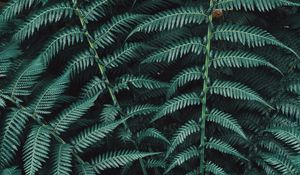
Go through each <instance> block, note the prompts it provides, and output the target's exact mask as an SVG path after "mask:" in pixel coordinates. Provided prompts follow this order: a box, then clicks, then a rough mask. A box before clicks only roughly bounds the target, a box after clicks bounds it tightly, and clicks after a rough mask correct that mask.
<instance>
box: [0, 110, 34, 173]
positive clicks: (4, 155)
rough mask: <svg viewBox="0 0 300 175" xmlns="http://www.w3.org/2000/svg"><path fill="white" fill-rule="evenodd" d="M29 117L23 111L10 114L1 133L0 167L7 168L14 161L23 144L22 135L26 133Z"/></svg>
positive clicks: (14, 111)
mask: <svg viewBox="0 0 300 175" xmlns="http://www.w3.org/2000/svg"><path fill="white" fill-rule="evenodd" d="M28 117H29V116H28V115H27V114H26V113H25V111H24V110H23V109H13V111H11V112H10V113H8V115H7V118H6V120H5V122H4V128H3V131H2V132H1V140H0V167H5V166H7V165H8V164H9V163H11V162H12V161H13V159H14V156H15V154H16V152H17V150H18V147H19V146H20V144H21V137H22V133H24V129H25V126H26V123H27V121H28Z"/></svg>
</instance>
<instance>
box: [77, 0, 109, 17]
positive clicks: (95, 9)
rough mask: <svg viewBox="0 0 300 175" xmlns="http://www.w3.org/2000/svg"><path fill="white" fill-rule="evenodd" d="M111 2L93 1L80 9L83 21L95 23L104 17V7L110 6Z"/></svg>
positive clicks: (107, 0)
mask: <svg viewBox="0 0 300 175" xmlns="http://www.w3.org/2000/svg"><path fill="white" fill-rule="evenodd" d="M112 3H113V1H112V0H94V1H92V2H90V3H89V4H88V5H87V6H86V7H84V8H83V9H82V13H83V20H84V21H97V20H99V18H101V17H103V16H105V10H106V7H107V6H109V5H112Z"/></svg>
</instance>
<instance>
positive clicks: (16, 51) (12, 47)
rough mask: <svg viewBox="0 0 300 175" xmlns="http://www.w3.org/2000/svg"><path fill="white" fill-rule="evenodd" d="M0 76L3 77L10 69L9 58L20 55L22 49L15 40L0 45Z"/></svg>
mask: <svg viewBox="0 0 300 175" xmlns="http://www.w3.org/2000/svg"><path fill="white" fill-rule="evenodd" d="M0 50H1V51H0V55H1V59H0V78H1V77H5V76H6V75H7V73H8V72H9V71H10V70H11V68H12V65H13V63H12V62H11V59H13V58H14V59H15V58H16V57H18V56H19V55H21V53H22V51H21V50H20V48H19V45H18V43H17V42H10V43H5V45H4V47H0Z"/></svg>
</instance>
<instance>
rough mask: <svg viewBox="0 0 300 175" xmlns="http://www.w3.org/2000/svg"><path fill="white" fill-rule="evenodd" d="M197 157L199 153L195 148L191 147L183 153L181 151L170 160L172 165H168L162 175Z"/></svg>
mask: <svg viewBox="0 0 300 175" xmlns="http://www.w3.org/2000/svg"><path fill="white" fill-rule="evenodd" d="M199 156H200V152H199V149H198V148H197V147H195V146H191V147H189V148H187V149H186V150H185V151H183V152H181V153H179V154H178V155H176V156H175V158H174V159H173V160H172V163H171V164H170V166H169V167H168V169H167V170H166V171H165V172H164V174H167V173H168V172H170V171H171V170H172V169H174V168H175V167H177V166H180V165H182V164H183V163H185V162H186V161H189V160H190V159H192V158H195V157H199Z"/></svg>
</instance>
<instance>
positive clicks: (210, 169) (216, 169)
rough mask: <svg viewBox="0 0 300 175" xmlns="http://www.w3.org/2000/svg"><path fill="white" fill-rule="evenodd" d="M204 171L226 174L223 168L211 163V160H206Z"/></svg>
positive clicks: (219, 174)
mask: <svg viewBox="0 0 300 175" xmlns="http://www.w3.org/2000/svg"><path fill="white" fill-rule="evenodd" d="M205 171H206V172H209V173H212V174H215V175H228V174H227V173H226V172H225V171H224V170H223V168H221V167H219V166H218V165H216V164H214V163H212V162H210V161H209V162H207V163H206V165H205Z"/></svg>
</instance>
